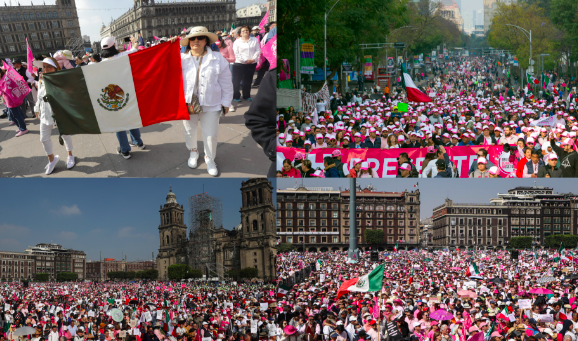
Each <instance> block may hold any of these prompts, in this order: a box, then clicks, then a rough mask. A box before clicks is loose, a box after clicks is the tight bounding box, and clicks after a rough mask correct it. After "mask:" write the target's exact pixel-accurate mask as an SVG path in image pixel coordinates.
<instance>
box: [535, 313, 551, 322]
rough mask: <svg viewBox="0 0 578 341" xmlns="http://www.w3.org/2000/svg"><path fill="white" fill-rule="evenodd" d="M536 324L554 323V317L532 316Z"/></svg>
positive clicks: (544, 315) (546, 315)
mask: <svg viewBox="0 0 578 341" xmlns="http://www.w3.org/2000/svg"><path fill="white" fill-rule="evenodd" d="M534 317H535V319H536V321H538V322H554V315H552V314H534Z"/></svg>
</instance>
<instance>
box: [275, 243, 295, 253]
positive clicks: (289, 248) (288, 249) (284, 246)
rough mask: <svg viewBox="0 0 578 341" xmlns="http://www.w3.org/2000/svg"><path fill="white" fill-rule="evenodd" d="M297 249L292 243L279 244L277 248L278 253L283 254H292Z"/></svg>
mask: <svg viewBox="0 0 578 341" xmlns="http://www.w3.org/2000/svg"><path fill="white" fill-rule="evenodd" d="M295 249H296V247H295V245H293V244H291V243H283V244H279V245H278V246H277V252H279V253H282V252H291V251H293V250H295Z"/></svg>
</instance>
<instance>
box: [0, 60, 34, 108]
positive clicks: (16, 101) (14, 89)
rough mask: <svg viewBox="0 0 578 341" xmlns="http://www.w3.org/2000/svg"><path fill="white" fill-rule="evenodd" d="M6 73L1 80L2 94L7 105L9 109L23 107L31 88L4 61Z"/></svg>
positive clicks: (0, 91)
mask: <svg viewBox="0 0 578 341" xmlns="http://www.w3.org/2000/svg"><path fill="white" fill-rule="evenodd" d="M2 63H3V65H4V69H5V70H6V73H5V74H4V77H2V79H0V93H1V94H2V97H4V101H5V104H6V106H7V107H8V108H15V107H17V106H20V105H22V103H23V102H24V98H26V95H28V93H30V88H29V87H28V85H27V84H26V81H25V80H24V78H22V76H20V75H19V74H18V72H16V70H14V68H12V67H11V66H10V65H8V64H6V62H4V61H2Z"/></svg>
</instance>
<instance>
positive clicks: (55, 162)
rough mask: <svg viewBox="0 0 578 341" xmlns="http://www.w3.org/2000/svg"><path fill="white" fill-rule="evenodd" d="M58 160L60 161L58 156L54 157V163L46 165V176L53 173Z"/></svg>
mask: <svg viewBox="0 0 578 341" xmlns="http://www.w3.org/2000/svg"><path fill="white" fill-rule="evenodd" d="M58 160H60V156H58V155H54V160H52V162H48V164H47V165H46V167H44V168H46V175H49V174H50V173H52V171H53V170H54V167H56V164H57V163H58Z"/></svg>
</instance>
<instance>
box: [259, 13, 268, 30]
mask: <svg viewBox="0 0 578 341" xmlns="http://www.w3.org/2000/svg"><path fill="white" fill-rule="evenodd" d="M268 22H269V11H267V13H265V15H264V16H263V19H261V23H260V24H259V32H260V33H263V32H265V25H267V23H268Z"/></svg>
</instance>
